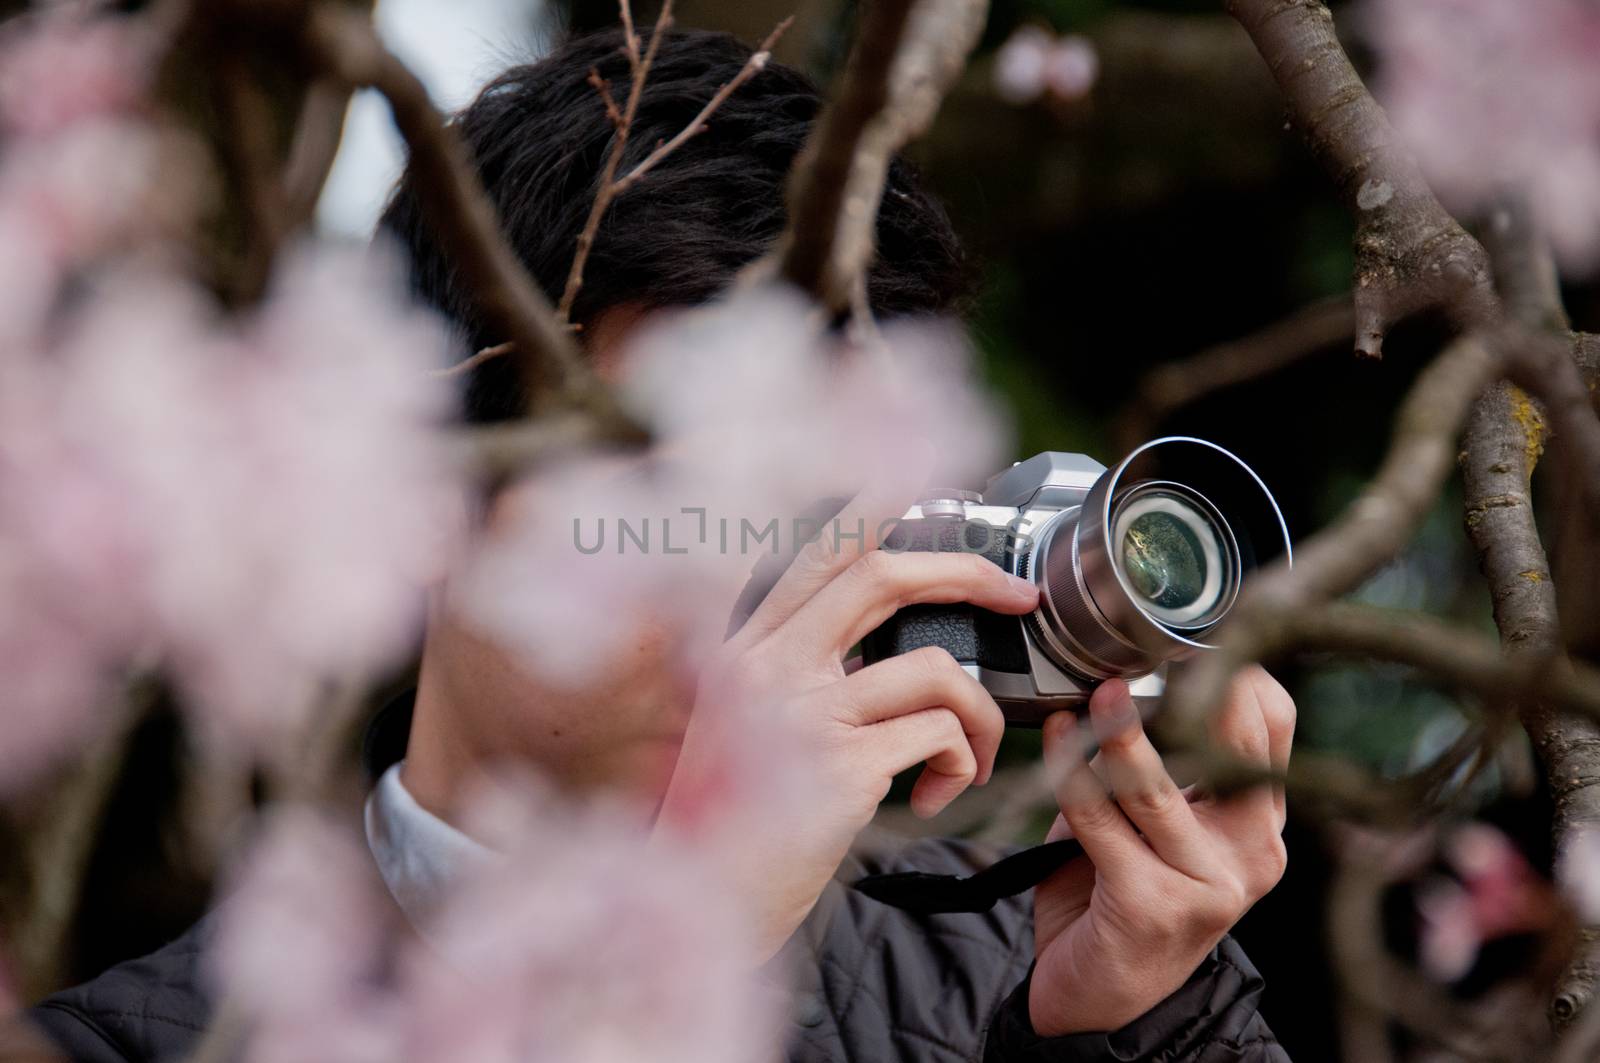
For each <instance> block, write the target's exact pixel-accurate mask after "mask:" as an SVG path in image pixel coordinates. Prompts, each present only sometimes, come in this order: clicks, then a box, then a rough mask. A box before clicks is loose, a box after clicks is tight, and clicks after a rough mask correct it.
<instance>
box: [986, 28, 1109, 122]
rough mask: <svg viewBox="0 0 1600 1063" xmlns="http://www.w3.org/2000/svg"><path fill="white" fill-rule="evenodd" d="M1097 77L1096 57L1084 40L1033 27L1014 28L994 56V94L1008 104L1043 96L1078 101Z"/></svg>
mask: <svg viewBox="0 0 1600 1063" xmlns="http://www.w3.org/2000/svg"><path fill="white" fill-rule="evenodd" d="M1099 75H1100V56H1099V53H1097V52H1096V51H1095V48H1094V44H1093V43H1092V42H1090V40H1089V39H1088V38H1087V37H1081V36H1077V35H1071V34H1069V35H1066V36H1062V37H1056V36H1054V35H1053V34H1051V33H1049V32H1047V31H1046V30H1043V29H1040V28H1039V27H1038V26H1033V25H1027V26H1023V27H1021V28H1020V29H1018V30H1017V31H1016V32H1015V33H1013V34H1012V35H1011V37H1010V39H1008V40H1007V41H1006V43H1005V44H1003V45H1001V47H1000V51H999V52H998V53H997V54H996V55H995V66H994V85H995V91H996V92H997V93H999V95H1000V98H1001V99H1003V100H1005V101H1006V102H1008V103H1015V104H1023V103H1032V102H1033V101H1034V100H1037V99H1039V98H1040V97H1041V96H1044V95H1046V94H1049V95H1050V96H1052V97H1054V98H1055V99H1058V100H1062V101H1071V100H1077V99H1081V98H1082V97H1084V96H1087V95H1088V94H1089V90H1090V89H1092V88H1093V87H1094V83H1095V81H1096V79H1097V78H1098V77H1099Z"/></svg>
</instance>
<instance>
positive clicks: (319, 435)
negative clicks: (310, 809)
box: [0, 249, 460, 762]
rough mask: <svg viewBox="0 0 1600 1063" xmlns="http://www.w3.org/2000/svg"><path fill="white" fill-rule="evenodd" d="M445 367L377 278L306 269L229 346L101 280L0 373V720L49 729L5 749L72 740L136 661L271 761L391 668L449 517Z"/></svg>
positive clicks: (229, 326)
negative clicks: (327, 711)
mask: <svg viewBox="0 0 1600 1063" xmlns="http://www.w3.org/2000/svg"><path fill="white" fill-rule="evenodd" d="M446 349H447V341H446V338H445V335H444V333H443V330H442V328H441V327H440V326H439V324H438V323H437V322H436V321H435V320H434V319H433V318H432V317H431V316H430V315H426V314H423V313H421V312H420V311H417V310H414V309H411V308H410V307H409V304H408V303H407V302H406V299H405V296H404V294H403V291H402V288H401V286H400V282H399V278H398V276H397V275H396V272H395V270H394V269H393V268H392V263H390V264H388V265H387V266H385V265H382V264H380V263H379V262H378V261H377V260H375V259H373V258H371V257H370V256H368V255H366V254H364V253H363V252H360V251H356V250H341V249H318V250H307V251H306V252H304V253H302V254H300V255H298V256H292V257H291V260H290V261H289V262H288V263H287V264H286V265H285V267H284V269H283V271H282V273H281V276H280V278H279V281H278V283H277V285H276V286H275V289H274V291H273V293H272V294H271V296H270V297H269V299H268V300H267V302H266V303H265V305H264V306H263V307H262V308H261V309H260V311H259V312H257V313H256V314H255V315H254V316H253V317H252V318H251V319H249V320H248V321H246V322H244V323H243V324H242V325H240V324H235V323H233V322H229V321H225V320H224V319H223V318H221V316H220V314H219V311H218V310H217V308H216V307H215V306H214V305H213V304H212V303H211V301H210V299H209V297H208V296H206V295H204V294H202V293H200V292H198V291H196V290H194V289H193V288H191V287H189V286H188V285H187V284H186V283H185V282H182V281H180V280H177V279H175V278H172V277H169V276H165V275H163V274H160V273H159V272H151V271H148V270H130V271H123V272H117V271H113V272H112V273H110V274H107V275H102V276H101V277H99V279H98V280H97V281H96V282H95V283H94V284H93V285H92V287H90V288H89V289H87V291H86V292H85V294H84V295H83V296H82V297H81V305H80V307H79V308H78V310H77V311H76V312H75V313H74V314H73V315H72V316H71V318H70V319H69V320H67V321H66V322H64V323H63V324H62V325H61V326H60V329H59V338H58V339H57V341H56V342H55V344H54V346H53V347H52V349H50V350H48V351H41V352H39V353H37V354H27V353H23V352H17V356H14V357H11V358H8V359H5V360H0V500H3V502H0V512H3V513H4V514H5V515H4V517H0V585H4V586H5V587H7V589H8V590H9V591H10V593H7V594H5V595H4V597H3V599H0V659H4V660H7V661H8V662H14V663H15V664H16V667H15V668H14V669H12V670H9V671H8V676H9V678H10V682H11V684H12V688H13V690H17V689H20V690H21V691H23V692H25V693H26V694H28V697H26V698H24V699H23V701H22V702H20V703H19V702H17V701H15V700H14V699H8V702H7V704H8V707H9V708H10V709H11V710H12V711H18V712H26V713H27V714H28V716H29V718H30V719H32V720H34V722H35V723H40V724H42V723H44V722H45V721H50V722H51V724H52V725H51V726H45V727H39V728H36V729H33V730H30V732H29V733H30V736H31V737H30V739H29V742H28V743H22V744H21V745H22V746H28V745H31V744H33V743H35V742H37V743H38V744H39V748H41V749H42V748H49V747H51V746H60V745H62V744H64V743H69V742H70V740H71V739H72V737H73V735H74V733H75V730H76V728H77V727H78V726H79V725H80V724H84V723H85V722H86V721H87V720H89V719H90V718H91V715H92V714H91V713H90V710H89V709H87V708H86V707H85V706H86V705H92V704H93V702H94V700H95V699H94V697H93V696H92V691H93V686H94V684H95V682H96V680H98V679H100V678H102V677H106V676H108V675H111V674H114V673H116V672H117V671H118V670H123V669H126V668H128V667H131V666H133V665H134V664H136V663H146V664H149V663H159V664H161V665H162V666H164V667H167V668H169V669H170V670H171V671H172V672H173V673H174V674H175V676H176V678H178V680H179V681H180V683H181V685H182V686H183V688H184V691H185V693H186V695H187V697H186V701H187V702H188V703H189V704H190V705H191V706H192V707H194V708H195V709H196V710H197V712H198V716H197V718H198V719H200V720H202V721H203V722H204V724H205V726H204V727H203V728H202V730H203V733H207V734H209V735H210V736H211V737H213V738H217V739H224V740H226V741H228V742H231V743H234V744H235V745H237V744H239V743H256V742H273V741H280V740H281V739H282V738H283V737H284V736H285V735H287V734H289V733H292V731H293V729H294V727H295V726H297V725H298V723H299V722H300V721H301V719H302V717H301V716H298V715H296V710H297V709H298V710H302V711H303V709H304V708H305V707H308V706H309V705H310V704H311V703H312V699H313V696H314V694H315V692H316V691H317V689H318V688H319V686H320V685H321V684H322V683H324V682H326V681H328V680H330V679H333V678H339V677H349V676H359V675H363V674H370V673H371V672H372V671H374V670H376V669H380V668H382V667H385V666H388V665H390V664H391V663H392V662H393V661H395V660H396V659H397V657H398V656H399V655H400V654H402V653H404V652H406V650H407V649H409V647H410V644H411V640H412V639H413V638H414V637H415V634H416V629H417V625H418V624H419V622H420V616H421V605H422V589H423V587H424V585H425V584H426V582H427V580H428V579H429V578H430V576H431V575H433V574H435V573H437V572H438V571H440V570H441V569H442V567H443V565H444V561H443V554H442V553H440V551H442V550H443V549H445V548H446V545H447V544H446V540H444V539H441V538H440V534H439V529H440V528H441V527H443V526H445V525H447V523H448V518H449V514H450V513H451V510H452V507H457V508H458V507H459V505H460V502H459V497H458V495H457V494H456V492H455V489H454V487H453V477H452V473H451V469H450V467H449V466H448V465H447V463H446V456H445V454H444V451H443V440H442V437H441V435H440V434H439V432H438V430H437V429H438V426H439V424H440V422H441V421H442V420H443V418H444V417H445V416H446V414H447V412H448V409H449V402H450V396H449V393H448V390H447V388H446V387H445V386H444V385H443V384H442V383H441V382H440V381H437V380H435V379H433V378H431V377H430V376H429V373H428V370H429V369H430V368H433V367H436V366H438V365H439V364H441V360H442V359H443V357H444V355H445V351H446ZM19 705H20V706H21V707H19ZM202 710H203V711H202ZM15 748H16V747H13V746H9V745H8V750H7V755H8V759H9V758H10V756H12V755H15V756H16V757H17V758H18V761H19V762H27V761H30V760H32V759H33V758H32V757H30V756H28V754H27V753H24V752H15V753H14V754H13V750H14V749H15ZM34 752H38V750H37V749H36V750H34Z"/></svg>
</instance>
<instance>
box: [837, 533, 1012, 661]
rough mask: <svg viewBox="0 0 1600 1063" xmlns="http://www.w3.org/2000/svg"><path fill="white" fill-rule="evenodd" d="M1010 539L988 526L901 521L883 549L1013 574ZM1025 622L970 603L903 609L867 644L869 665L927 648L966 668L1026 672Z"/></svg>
mask: <svg viewBox="0 0 1600 1063" xmlns="http://www.w3.org/2000/svg"><path fill="white" fill-rule="evenodd" d="M1011 543H1012V537H1011V535H1010V533H1009V532H1008V531H1007V530H1006V529H1005V528H1003V527H996V526H995V525H992V524H989V523H987V522H984V521H966V520H959V519H953V518H949V517H934V518H924V519H922V520H905V521H901V522H900V524H899V526H898V527H896V528H895V530H894V531H893V532H891V533H890V534H889V536H888V537H887V538H885V539H884V542H883V549H885V550H893V551H896V552H906V551H921V552H926V553H970V554H976V555H977V556H979V557H982V558H983V559H984V560H986V561H988V562H989V563H990V564H993V565H996V566H998V567H1000V568H1003V569H1006V570H1007V571H1010V569H1011ZM1021 623H1022V622H1021V620H1020V619H1019V618H1018V617H1015V616H1005V615H1003V614H1000V613H992V612H990V611H989V610H987V609H979V608H977V607H975V606H972V605H968V604H966V603H964V602H957V603H954V604H950V605H912V606H907V607H906V608H904V609H901V610H900V611H899V612H897V613H895V614H894V615H893V616H891V617H890V618H889V619H888V620H886V621H884V622H883V624H882V625H880V626H879V627H878V628H876V629H874V630H873V631H871V632H870V633H868V634H867V636H866V637H865V638H863V639H862V640H861V656H862V659H863V660H864V661H865V662H866V663H867V664H872V663H873V662H874V661H881V660H884V659H885V658H888V657H894V656H896V655H898V654H902V653H909V652H911V651H912V650H918V649H922V648H923V647H925V646H941V647H943V648H944V649H946V650H948V651H949V653H950V655H951V656H952V657H954V658H955V659H956V660H958V661H960V662H961V663H962V664H975V665H981V666H982V667H984V668H987V669H991V670H993V671H999V672H1026V671H1027V670H1028V658H1027V648H1026V644H1025V642H1024V640H1023V634H1022V628H1021Z"/></svg>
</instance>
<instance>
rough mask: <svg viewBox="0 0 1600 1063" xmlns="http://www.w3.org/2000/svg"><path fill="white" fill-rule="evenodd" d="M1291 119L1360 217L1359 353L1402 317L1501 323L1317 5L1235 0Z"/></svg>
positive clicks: (1484, 280)
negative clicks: (1431, 313)
mask: <svg viewBox="0 0 1600 1063" xmlns="http://www.w3.org/2000/svg"><path fill="white" fill-rule="evenodd" d="M1228 6H1229V11H1230V12H1231V13H1232V14H1233V16H1234V17H1235V18H1237V19H1238V20H1239V23H1240V24H1241V25H1242V26H1244V28H1245V30H1246V31H1247V32H1248V33H1249V34H1250V37H1251V39H1252V40H1253V41H1254V42H1255V45H1256V49H1257V51H1259V52H1260V53H1261V57H1262V58H1263V59H1265V60H1266V63H1267V66H1268V68H1269V69H1270V70H1271V72H1272V76H1273V78H1275V79H1276V80H1277V82H1278V87H1279V88H1280V89H1281V90H1282V91H1283V95H1284V99H1285V100H1286V102H1287V103H1288V106H1289V113H1290V116H1291V120H1292V122H1293V123H1294V125H1295V126H1297V127H1298V128H1299V129H1300V131H1301V132H1302V133H1303V134H1304V136H1305V138H1306V142H1307V143H1308V144H1309V145H1310V147H1311V150H1312V153H1313V154H1314V155H1315V156H1316V157H1317V160H1318V161H1319V162H1320V163H1322V165H1323V167H1324V168H1325V169H1326V170H1327V171H1328V173H1329V175H1330V176H1331V177H1332V178H1333V181H1334V184H1335V185H1336V186H1337V188H1338V190H1339V195H1340V198H1341V199H1342V200H1343V201H1344V203H1345V206H1346V207H1348V208H1349V210H1350V211H1351V213H1352V215H1353V216H1354V217H1355V219H1356V246H1355V250H1356V268H1355V312H1356V324H1357V331H1356V351H1357V352H1358V353H1360V354H1363V355H1367V356H1369V357H1377V356H1379V355H1380V354H1381V353H1382V350H1383V338H1384V336H1385V335H1386V334H1387V333H1388V331H1389V329H1390V327H1392V326H1393V325H1394V324H1395V323H1396V322H1398V321H1400V320H1401V319H1402V318H1405V317H1407V316H1408V315H1410V314H1414V313H1416V312H1418V311H1420V310H1424V309H1428V308H1430V307H1444V308H1446V309H1447V310H1448V311H1449V312H1450V313H1451V315H1452V316H1453V317H1454V318H1455V319H1456V321H1457V324H1458V325H1459V326H1460V327H1462V328H1470V327H1476V326H1480V325H1482V324H1484V323H1486V322H1487V321H1489V320H1490V319H1491V318H1492V317H1493V316H1494V311H1495V302H1496V299H1495V295H1494V290H1493V287H1492V285H1491V283H1490V273H1489V263H1488V259H1487V257H1486V256H1485V254H1484V251H1483V248H1482V247H1481V246H1479V244H1478V242H1477V241H1476V240H1474V239H1473V238H1472V237H1471V236H1470V235H1468V233H1467V232H1466V230H1464V229H1463V228H1462V227H1461V226H1460V225H1459V224H1458V223H1457V222H1456V220H1455V219H1454V218H1452V217H1451V216H1450V215H1449V213H1447V212H1446V211H1445V209H1444V208H1443V207H1442V206H1440V205H1439V201H1438V200H1437V199H1436V198H1434V195H1433V193H1432V192H1431V191H1430V190H1429V189H1428V186H1427V183H1426V182H1425V181H1424V180H1423V177H1422V173H1421V171H1420V170H1419V169H1418V168H1417V164H1416V162H1415V161H1414V160H1413V159H1412V158H1411V156H1410V155H1409V154H1408V153H1407V152H1406V151H1405V150H1404V148H1402V147H1401V145H1400V144H1399V142H1398V140H1397V139H1396V136H1395V132H1394V129H1393V128H1392V127H1391V126H1390V125H1389V119H1388V117H1387V116H1386V115H1385V114H1384V113H1383V110H1382V109H1381V108H1380V107H1379V106H1378V104H1377V101H1375V100H1374V99H1373V98H1372V95H1371V93H1369V92H1368V91H1367V88H1366V86H1365V85H1363V84H1362V82H1361V78H1360V76H1359V75H1357V74H1356V71H1355V68H1354V67H1353V66H1351V65H1350V60H1349V58H1348V57H1346V55H1345V53H1344V49H1343V48H1342V47H1341V46H1340V44H1339V39H1338V37H1337V36H1336V35H1335V34H1334V27H1333V16H1332V14H1331V13H1329V11H1328V9H1327V7H1326V6H1325V5H1324V4H1323V3H1321V0H1229V5H1228Z"/></svg>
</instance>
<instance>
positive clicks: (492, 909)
mask: <svg viewBox="0 0 1600 1063" xmlns="http://www.w3.org/2000/svg"><path fill="white" fill-rule="evenodd" d="M466 819H467V822H468V824H469V829H471V830H472V832H473V833H474V835H475V836H476V837H479V838H480V839H482V840H483V841H484V842H485V843H486V844H488V845H490V846H491V847H492V848H493V850H494V851H495V857H494V859H493V860H492V861H490V862H487V863H486V864H484V865H483V866H481V867H479V868H477V869H468V870H467V871H465V872H464V873H463V875H462V877H461V878H460V879H459V880H458V881H457V882H456V883H455V884H454V887H453V888H452V889H451V890H450V891H449V893H448V894H447V895H446V896H445V897H442V898H441V899H440V901H439V904H438V906H437V910H436V913H435V916H434V917H433V918H431V919H429V920H426V921H424V922H423V923H422V924H420V925H419V926H418V927H416V930H417V931H418V933H417V934H411V933H409V932H406V933H401V932H396V931H395V929H394V927H393V924H392V921H390V920H388V919H387V917H386V916H384V915H383V914H382V913H383V911H384V909H385V908H387V907H388V904H389V902H387V900H386V899H384V898H383V897H382V896H381V894H380V892H379V890H378V887H376V886H375V885H374V884H373V874H372V871H371V860H370V858H369V857H368V856H367V855H366V854H365V853H364V852H363V851H362V850H361V847H360V845H359V842H358V841H357V839H356V838H355V837H354V835H353V834H352V833H350V832H343V831H339V830H337V829H336V828H334V827H332V826H331V825H329V824H328V823H326V822H325V821H322V820H320V819H318V818H316V817H314V816H312V815H311V814H309V813H296V814H292V815H284V816H281V817H280V818H279V819H278V820H277V821H276V822H275V823H274V824H273V827H272V829H271V831H269V833H268V835H267V837H265V838H264V839H263V840H262V841H261V842H260V843H259V844H258V846H257V848H256V850H255V852H254V853H253V854H252V855H251V856H250V857H249V858H248V859H247V860H246V861H245V863H244V866H243V868H242V870H241V872H240V874H239V875H238V876H237V880H236V881H237V885H236V887H235V888H234V889H233V890H232V891H231V893H230V896H229V898H228V900H227V902H226V903H225V904H224V906H223V908H222V909H221V912H220V914H219V916H218V920H219V923H218V930H217V934H216V937H215V942H214V956H213V967H214V969H215V970H216V972H217V974H218V977H219V980H220V983H221V986H222V988H223V991H224V993H225V994H226V995H227V997H228V999H229V1000H231V1001H233V1002H234V1003H235V1005H236V1006H238V1007H239V1008H240V1009H241V1010H242V1011H243V1013H244V1015H245V1017H246V1018H247V1019H248V1020H249V1025H250V1028H251V1031H252V1033H251V1037H250V1042H249V1045H248V1051H247V1053H246V1058H247V1060H249V1063H279V1061H287V1060H291V1059H296V1058H300V1059H305V1058H317V1059H322V1060H328V1061H330V1063H365V1061H367V1060H376V1059H383V1058H406V1059H410V1060H415V1061H418V1063H447V1061H453V1060H458V1059H472V1060H479V1061H486V1063H498V1061H505V1063H512V1061H519V1063H520V1061H525V1063H542V1061H551V1063H555V1061H560V1063H626V1061H629V1060H641V1061H643V1060H651V1061H658V1060H665V1061H668V1063H671V1061H685V1063H688V1061H711V1063H716V1061H727V1063H736V1061H737V1063H743V1061H746V1060H751V1059H760V1058H765V1057H766V1056H767V1055H768V1054H769V1052H770V1050H771V1046H772V1045H774V1044H776V1043H777V1041H776V1034H777V1030H778V1025H777V1020H778V1014H779V1013H778V1006H779V1004H780V1003H781V999H782V998H781V994H780V992H779V988H778V987H777V986H776V985H775V984H773V983H771V982H770V981H763V980H761V979H759V978H758V977H757V976H756V974H755V963H754V961H753V959H752V956H753V952H752V950H751V949H750V947H749V944H748V941H749V938H748V934H747V931H746V924H745V918H746V917H745V916H744V914H743V909H742V906H741V905H740V904H739V903H738V902H737V901H736V900H735V899H734V898H732V897H729V896H727V895H726V894H727V891H726V890H724V889H722V888H721V887H720V886H719V885H718V882H717V880H716V878H715V877H714V876H713V875H712V874H711V873H710V872H709V869H708V867H707V865H705V864H704V863H703V862H702V860H701V859H700V858H699V856H698V855H697V854H696V853H695V852H694V851H693V850H690V849H687V848H684V847H683V846H681V845H680V844H678V843H677V842H675V841H674V840H673V839H670V838H657V839H654V840H652V839H650V838H648V837H647V836H646V835H644V834H643V833H642V832H641V831H640V828H639V825H638V816H637V815H636V814H635V813H634V812H633V811H632V810H628V809H624V808H621V807H619V806H610V805H604V804H600V805H590V806H582V807H580V806H574V805H569V804H566V803H563V802H561V801H560V800H558V799H557V798H556V797H555V796H554V795H551V794H548V793H544V792H542V791H538V790H536V789H531V788H526V787H515V788H509V787H508V788H504V789H501V790H499V791H497V792H496V793H495V794H493V795H492V796H486V797H483V798H480V800H478V801H477V802H474V803H473V804H472V805H471V806H470V811H469V812H468V814H467V816H466ZM667 971H670V972H671V977H663V976H662V975H663V973H664V972H667Z"/></svg>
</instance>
